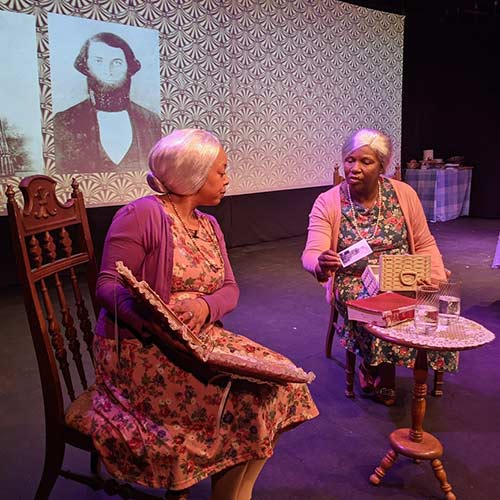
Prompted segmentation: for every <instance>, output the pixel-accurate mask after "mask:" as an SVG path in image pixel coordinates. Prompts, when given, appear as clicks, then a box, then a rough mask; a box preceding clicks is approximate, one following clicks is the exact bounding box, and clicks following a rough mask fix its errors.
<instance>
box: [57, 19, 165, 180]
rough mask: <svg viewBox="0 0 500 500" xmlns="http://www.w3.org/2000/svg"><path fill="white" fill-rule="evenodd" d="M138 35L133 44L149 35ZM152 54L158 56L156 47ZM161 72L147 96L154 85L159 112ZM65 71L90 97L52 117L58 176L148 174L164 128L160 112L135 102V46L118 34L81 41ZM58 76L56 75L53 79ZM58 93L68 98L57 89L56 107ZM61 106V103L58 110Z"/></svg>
mask: <svg viewBox="0 0 500 500" xmlns="http://www.w3.org/2000/svg"><path fill="white" fill-rule="evenodd" d="M81 22H85V21H81ZM93 24H94V23H93ZM99 24H104V23H99ZM99 27H101V26H99ZM49 29H50V23H49ZM130 29H133V28H130V27H129V30H130ZM136 30H137V31H138V32H137V33H135V34H134V35H135V36H133V37H130V40H134V41H135V40H136V39H137V37H140V36H141V35H142V34H144V32H147V31H151V30H144V29H137V28H136ZM49 37H50V31H49ZM54 45H55V42H54ZM51 50H52V42H51ZM151 50H156V51H157V46H156V47H155V46H153V47H151ZM51 66H52V52H51ZM157 70H158V73H157V74H156V75H152V78H151V79H148V80H147V84H148V85H151V87H152V88H151V89H147V91H148V92H149V91H151V93H152V94H154V93H155V90H154V86H155V83H156V88H157V92H156V94H157V105H156V106H155V107H156V108H157V109H158V110H159V99H160V97H159V69H158V68H157ZM67 71H76V72H77V73H78V74H80V75H81V83H83V85H84V88H85V90H86V92H85V95H83V96H82V97H83V99H82V100H80V101H79V102H77V103H76V104H73V105H71V106H69V107H66V108H65V109H61V110H60V111H57V112H55V114H54V145H55V163H56V170H57V172H59V173H74V172H83V173H94V172H110V171H114V172H116V171H129V170H140V169H143V168H145V166H146V159H147V155H148V153H149V151H150V149H151V147H152V146H153V145H154V144H155V143H156V141H157V140H158V139H159V138H160V136H161V124H160V117H159V114H158V112H155V110H152V109H150V108H148V107H146V106H145V105H143V104H142V103H139V102H137V100H136V99H135V98H134V96H133V94H132V89H133V87H134V85H135V80H136V75H138V74H139V73H140V72H141V71H143V65H142V63H141V60H140V56H139V55H138V54H137V53H136V52H135V51H134V48H133V47H132V43H131V42H129V41H127V40H126V39H125V37H124V36H120V35H117V34H116V33H112V32H108V31H99V32H97V33H95V34H93V35H91V36H89V37H88V38H86V39H85V40H84V41H83V43H82V44H81V46H80V47H79V50H78V52H77V54H76V56H75V57H74V61H73V63H72V65H71V67H70V68H67ZM58 76H59V75H58V72H57V71H56V72H55V75H54V77H56V78H57V77H58ZM61 77H62V75H61ZM58 90H61V91H62V92H64V90H65V89H64V85H63V84H62V82H59V84H58V85H54V88H53V92H54V100H55V101H56V102H57V98H56V96H55V94H56V91H58ZM62 101H63V99H62V98H61V99H60V105H62ZM54 111H56V110H54Z"/></svg>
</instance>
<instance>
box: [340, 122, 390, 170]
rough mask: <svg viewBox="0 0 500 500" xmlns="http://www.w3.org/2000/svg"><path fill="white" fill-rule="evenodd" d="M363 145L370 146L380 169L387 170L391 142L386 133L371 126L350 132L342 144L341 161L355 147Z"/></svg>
mask: <svg viewBox="0 0 500 500" xmlns="http://www.w3.org/2000/svg"><path fill="white" fill-rule="evenodd" d="M363 146H370V147H371V148H372V149H373V151H374V152H375V154H376V155H377V158H378V160H379V161H380V164H381V166H382V170H383V171H384V173H385V171H386V170H387V167H388V166H389V162H390V160H391V156H392V144H391V139H390V138H389V136H388V135H386V134H384V133H383V132H380V130H375V129H372V128H362V129H360V130H357V131H356V132H354V133H352V134H351V135H350V136H349V137H348V138H347V139H346V141H345V142H344V145H343V146H342V161H345V159H346V158H347V157H348V156H349V155H350V154H351V153H352V152H353V151H355V150H356V149H359V148H361V147H363Z"/></svg>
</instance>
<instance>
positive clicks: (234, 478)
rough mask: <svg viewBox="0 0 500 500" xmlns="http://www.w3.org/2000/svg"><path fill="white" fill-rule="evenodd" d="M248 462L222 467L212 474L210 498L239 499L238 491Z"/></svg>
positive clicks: (214, 499) (213, 499)
mask: <svg viewBox="0 0 500 500" xmlns="http://www.w3.org/2000/svg"><path fill="white" fill-rule="evenodd" d="M248 464H249V462H243V463H242V464H238V465H235V466H233V467H229V468H228V469H224V470H223V471H221V472H218V473H217V474H214V475H213V476H212V496H211V497H210V499H211V500H239V496H238V494H239V491H240V487H241V483H242V481H243V477H244V475H245V473H246V470H247V467H248Z"/></svg>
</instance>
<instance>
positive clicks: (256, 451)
mask: <svg viewBox="0 0 500 500" xmlns="http://www.w3.org/2000/svg"><path fill="white" fill-rule="evenodd" d="M226 164H227V158H226V154H225V152H224V150H223V148H222V146H221V144H220V143H219V141H218V140H217V139H216V138H215V137H214V136H213V135H212V134H210V133H209V132H205V131H203V130H194V129H186V130H178V131H175V132H173V133H172V134H170V135H168V136H167V137H164V138H163V139H161V140H160V141H159V142H158V143H157V144H156V146H155V147H154V148H153V150H152V151H151V153H150V156H149V167H150V170H151V171H150V172H149V174H148V178H147V180H148V183H149V185H150V186H151V187H152V188H153V189H154V190H156V191H157V192H158V193H160V194H159V195H156V196H146V197H144V198H140V199H138V200H136V201H134V202H132V203H129V204H128V205H126V206H125V207H123V208H122V209H120V210H119V211H118V213H117V214H116V216H115V217H114V219H113V222H112V224H111V227H110V229H109V232H108V235H107V238H106V242H105V246H104V253H103V260H102V268H101V272H100V274H99V278H98V282H97V299H98V300H99V302H100V304H101V305H102V310H101V313H100V316H99V320H98V323H97V327H96V334H97V335H96V337H95V344H94V356H95V365H96V393H95V396H94V400H93V404H94V409H95V413H96V414H97V416H96V417H95V421H94V425H93V440H94V443H95V446H96V448H97V449H98V451H99V453H100V455H101V457H102V458H103V461H104V464H105V465H106V468H107V470H108V471H109V472H110V473H111V474H112V475H113V476H115V477H117V478H119V479H123V480H126V481H130V482H135V483H139V484H142V485H146V486H150V487H154V488H166V489H169V490H170V491H171V492H176V493H170V495H171V496H172V495H173V496H176V497H178V498H181V497H187V492H186V489H187V488H189V487H190V486H191V485H193V484H195V483H197V482H198V481H200V480H202V479H204V478H206V477H207V476H211V477H212V498H213V499H214V500H220V499H233V500H248V499H250V498H251V494H252V488H253V485H254V482H255V480H256V478H257V476H258V474H259V472H260V471H261V469H262V467H263V466H264V463H265V461H266V459H267V458H269V457H270V456H271V455H272V454H273V448H274V444H275V441H276V439H277V437H278V435H279V434H280V433H281V432H283V431H284V430H286V429H288V428H290V427H291V426H293V425H297V424H299V423H300V422H303V421H305V420H309V419H312V418H313V417H315V416H316V415H317V414H318V411H317V409H316V406H315V404H314V402H313V401H312V399H311V396H310V393H309V390H308V389H307V386H306V385H304V384H283V385H276V384H257V383H251V382H248V381H244V380H235V381H233V382H232V385H228V386H225V385H224V383H223V382H218V381H217V380H213V381H208V382H207V381H206V380H205V381H203V380H202V379H200V378H199V377H197V376H195V375H194V374H193V373H194V372H195V371H193V370H190V369H188V368H185V367H184V366H183V365H182V363H176V362H174V361H173V359H175V356H173V357H172V358H171V357H170V356H168V355H167V354H168V353H165V352H162V351H160V350H159V349H158V348H157V347H156V346H154V345H152V346H148V347H145V346H143V345H142V344H141V342H140V341H139V340H136V338H135V336H134V333H135V334H139V336H140V334H141V332H150V333H153V334H154V333H155V332H158V328H160V327H159V326H158V325H157V324H155V322H154V321H152V319H151V318H149V317H148V316H147V314H146V313H145V312H144V311H143V310H142V309H141V308H140V306H139V305H138V303H137V302H136V301H135V300H134V298H133V297H132V295H131V294H130V292H129V291H128V289H127V288H125V286H123V284H122V282H121V281H120V278H119V276H118V274H117V272H116V270H115V262H116V261H119V260H121V261H123V262H124V264H125V265H126V266H127V267H128V268H129V269H130V270H131V271H132V273H133V274H134V275H135V276H137V277H138V278H139V279H141V280H142V279H143V280H145V281H147V282H148V283H149V284H150V286H151V287H152V288H153V289H154V290H155V291H156V292H157V293H158V294H159V295H160V296H161V297H162V299H163V300H164V302H166V303H169V304H170V305H171V306H172V308H173V309H174V310H175V311H176V313H177V314H178V315H179V317H180V318H181V319H182V320H183V321H184V322H185V323H187V324H188V325H189V326H190V327H191V329H192V330H193V331H195V332H200V330H201V329H202V327H204V326H205V325H207V324H213V323H216V322H217V323H216V325H219V324H220V323H219V322H218V320H219V319H220V318H222V317H223V316H224V315H225V314H226V313H227V312H229V311H231V310H232V309H233V308H234V307H235V306H236V303H237V300H238V295H239V290H238V286H237V284H236V282H235V280H234V276H233V272H232V270H231V266H230V264H229V260H228V256H227V253H226V249H225V245H224V238H223V235H222V233H221V230H220V228H219V225H218V224H217V222H216V221H215V219H214V218H213V217H211V216H209V215H206V214H203V213H202V212H199V211H198V210H197V209H196V207H197V206H199V205H205V206H207V205H217V204H218V203H220V201H221V199H222V198H223V196H224V193H225V191H226V188H227V185H228V178H227V174H226V168H227V165H226ZM216 325H214V326H213V328H211V329H210V335H218V336H220V337H221V338H222V340H223V338H224V336H227V332H226V331H225V330H224V329H223V328H221V327H220V326H216ZM115 335H116V338H115ZM228 391H229V393H228Z"/></svg>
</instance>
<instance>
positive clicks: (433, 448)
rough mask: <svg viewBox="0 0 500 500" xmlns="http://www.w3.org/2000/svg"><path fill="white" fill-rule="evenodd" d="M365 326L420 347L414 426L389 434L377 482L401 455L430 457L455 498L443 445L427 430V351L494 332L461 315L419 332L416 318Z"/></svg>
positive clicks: (469, 345)
mask: <svg viewBox="0 0 500 500" xmlns="http://www.w3.org/2000/svg"><path fill="white" fill-rule="evenodd" d="M364 327H365V328H366V329H367V330H368V331H369V332H370V333H371V334H372V335H375V336H376V337H378V338H380V339H382V340H385V341H387V342H392V343H393V344H398V345H401V346H407V347H414V348H416V349H417V358H416V360H415V366H414V368H413V380H414V385H413V399H412V406H411V427H410V428H402V429H397V430H395V431H394V432H392V434H391V435H390V436H389V442H390V445H391V449H390V450H389V451H388V452H387V453H386V455H385V456H384V458H383V459H382V461H381V463H380V465H379V466H378V467H377V468H376V469H375V471H374V473H373V474H372V475H371V476H370V482H371V483H372V484H374V485H377V484H380V481H381V480H382V478H383V477H384V476H385V474H386V472H387V471H388V469H390V468H391V467H392V466H393V465H394V462H395V460H396V459H397V457H398V455H404V456H406V457H410V458H413V459H414V460H430V462H431V465H432V468H433V470H434V474H435V476H436V478H437V480H438V481H439V483H440V485H441V489H442V490H443V492H444V493H445V498H446V499H447V500H455V499H456V496H455V494H454V493H453V492H452V487H451V485H450V483H448V479H447V477H446V472H445V470H444V467H443V464H442V463H441V460H440V458H441V456H442V455H443V445H442V444H441V443H440V442H439V440H438V439H437V438H436V437H434V436H433V435H432V434H429V433H428V432H425V431H424V429H423V422H424V417H425V406H426V401H425V396H426V394H427V371H428V367H427V351H429V350H433V351H463V350H466V349H474V348H476V347H480V346H482V345H484V344H487V343H489V342H491V341H492V340H494V338H495V335H494V334H493V333H492V332H490V331H489V330H487V329H486V328H484V327H483V326H481V325H480V324H478V323H476V322H474V321H471V320H469V319H466V318H463V317H460V318H459V319H458V320H457V321H456V322H455V323H453V324H451V325H447V326H443V325H439V326H438V329H437V330H436V332H434V333H433V334H430V335H429V334H417V333H416V331H415V328H414V326H413V321H407V322H405V323H401V324H399V325H395V326H393V327H390V328H382V327H379V326H374V325H364Z"/></svg>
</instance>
